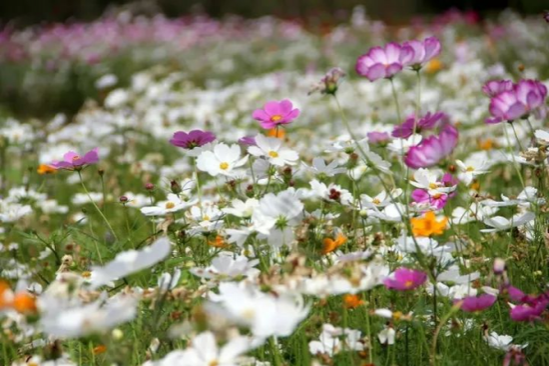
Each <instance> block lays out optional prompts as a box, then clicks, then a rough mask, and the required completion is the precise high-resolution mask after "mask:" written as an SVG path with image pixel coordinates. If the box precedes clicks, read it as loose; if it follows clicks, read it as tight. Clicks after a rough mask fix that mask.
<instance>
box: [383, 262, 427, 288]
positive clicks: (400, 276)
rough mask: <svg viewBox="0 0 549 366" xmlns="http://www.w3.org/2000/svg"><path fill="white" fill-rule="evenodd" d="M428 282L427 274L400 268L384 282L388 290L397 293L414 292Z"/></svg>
mask: <svg viewBox="0 0 549 366" xmlns="http://www.w3.org/2000/svg"><path fill="white" fill-rule="evenodd" d="M426 280H427V274H426V273H424V272H422V271H418V270H415V269H409V268H405V267H401V268H398V269H397V270H396V271H394V272H393V273H392V274H391V275H390V276H389V277H387V278H386V279H385V281H383V284H384V285H385V287H387V288H388V289H393V290H397V291H406V290H413V289H415V288H418V287H419V286H421V285H423V283H424V282H425V281H426Z"/></svg>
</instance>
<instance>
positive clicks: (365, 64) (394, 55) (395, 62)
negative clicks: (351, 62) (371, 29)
mask: <svg viewBox="0 0 549 366" xmlns="http://www.w3.org/2000/svg"><path fill="white" fill-rule="evenodd" d="M406 54H408V53H406ZM403 56H404V54H403V51H402V47H401V46H400V45H399V44H398V43H394V42H391V43H388V44H387V45H385V47H373V48H371V49H370V50H369V51H368V52H367V53H366V54H364V55H362V56H360V57H359V58H358V60H357V61H356V65H355V70H356V72H357V73H358V74H359V75H361V76H364V77H366V78H367V79H368V80H370V81H376V80H378V79H382V78H391V77H393V76H394V75H395V74H397V73H398V72H400V71H401V70H402V68H403V67H404V64H403V62H402V58H403Z"/></svg>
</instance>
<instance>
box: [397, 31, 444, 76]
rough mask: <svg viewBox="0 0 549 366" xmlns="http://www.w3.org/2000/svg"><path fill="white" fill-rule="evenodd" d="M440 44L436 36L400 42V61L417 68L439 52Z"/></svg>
mask: <svg viewBox="0 0 549 366" xmlns="http://www.w3.org/2000/svg"><path fill="white" fill-rule="evenodd" d="M440 50H441V45H440V41H439V40H438V38H436V37H429V38H425V39H424V40H423V41H417V40H413V41H408V42H404V43H403V44H402V56H401V62H402V63H403V64H404V65H405V66H411V67H412V69H414V70H419V69H420V68H421V67H422V66H423V65H425V64H426V63H427V62H429V61H430V60H432V59H433V58H435V57H437V56H438V55H439V54H440Z"/></svg>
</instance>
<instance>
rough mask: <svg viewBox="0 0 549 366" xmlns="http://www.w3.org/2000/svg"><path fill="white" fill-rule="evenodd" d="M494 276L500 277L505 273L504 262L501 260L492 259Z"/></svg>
mask: <svg viewBox="0 0 549 366" xmlns="http://www.w3.org/2000/svg"><path fill="white" fill-rule="evenodd" d="M493 270H494V274H496V275H501V274H503V272H505V261H504V260H503V259H501V258H496V259H494V267H493Z"/></svg>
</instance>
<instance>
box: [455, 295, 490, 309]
mask: <svg viewBox="0 0 549 366" xmlns="http://www.w3.org/2000/svg"><path fill="white" fill-rule="evenodd" d="M496 299H497V298H496V297H495V296H494V295H490V294H482V295H480V296H467V297H464V298H463V299H462V300H454V303H457V302H459V301H463V302H462V303H461V310H463V311H465V312H467V313H476V312H479V311H482V310H485V309H488V308H489V307H491V306H492V305H494V303H495V302H496Z"/></svg>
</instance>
